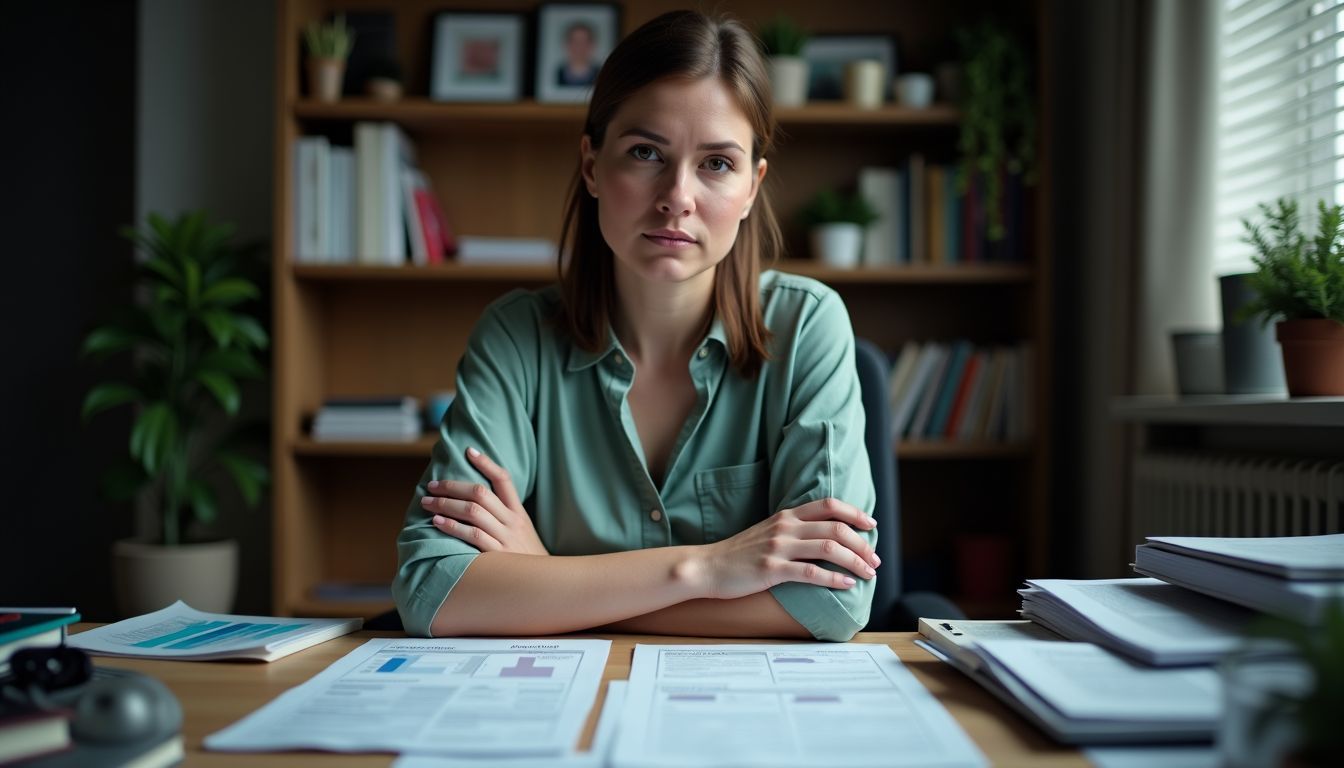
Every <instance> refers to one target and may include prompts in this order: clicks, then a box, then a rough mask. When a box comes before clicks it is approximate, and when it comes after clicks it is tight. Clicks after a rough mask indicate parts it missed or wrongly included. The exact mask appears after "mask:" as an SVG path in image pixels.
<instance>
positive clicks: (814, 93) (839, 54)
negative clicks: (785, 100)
mask: <svg viewBox="0 0 1344 768" xmlns="http://www.w3.org/2000/svg"><path fill="white" fill-rule="evenodd" d="M803 58H804V59H806V60H807V69H808V83H807V98H808V100H809V101H825V100H827V99H841V98H844V91H845V67H846V66H847V65H848V64H849V63H850V62H851V61H858V60H860V59H875V60H877V61H880V62H882V69H883V71H884V72H883V80H882V82H883V83H884V86H883V97H884V98H891V88H892V81H893V80H894V79H895V77H896V75H897V74H898V73H897V71H896V39H895V38H893V37H890V36H887V35H814V36H813V37H810V38H808V40H807V43H805V44H804V45H803Z"/></svg>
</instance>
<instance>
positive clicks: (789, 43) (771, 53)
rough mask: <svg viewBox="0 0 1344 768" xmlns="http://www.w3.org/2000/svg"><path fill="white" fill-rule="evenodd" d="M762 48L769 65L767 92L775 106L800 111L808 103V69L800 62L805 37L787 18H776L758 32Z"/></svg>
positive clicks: (803, 60)
mask: <svg viewBox="0 0 1344 768" xmlns="http://www.w3.org/2000/svg"><path fill="white" fill-rule="evenodd" d="M759 35H760V39H761V48H762V49H763V50H764V52H765V55H766V59H767V61H768V62H769V63H770V90H771V92H772V94H773V95H774V98H775V106H778V107H801V106H803V105H804V104H806V103H807V85H808V66H807V59H805V58H803V46H805V45H806V44H807V33H806V32H804V31H803V28H802V27H800V26H798V24H797V23H796V22H794V21H793V20H792V19H790V18H789V17H787V16H783V15H780V16H776V17H775V18H774V19H773V20H771V21H768V22H766V23H765V25H763V26H762V27H761V29H760V32H759Z"/></svg>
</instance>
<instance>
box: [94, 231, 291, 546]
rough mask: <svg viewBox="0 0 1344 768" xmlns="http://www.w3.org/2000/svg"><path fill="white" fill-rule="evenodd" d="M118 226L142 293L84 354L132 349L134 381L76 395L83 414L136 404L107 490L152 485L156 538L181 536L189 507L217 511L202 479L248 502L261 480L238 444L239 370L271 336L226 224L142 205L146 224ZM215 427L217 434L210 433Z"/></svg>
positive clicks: (250, 368)
mask: <svg viewBox="0 0 1344 768" xmlns="http://www.w3.org/2000/svg"><path fill="white" fill-rule="evenodd" d="M122 235H123V236H124V237H126V238H127V239H129V240H130V241H131V242H133V243H135V244H136V245H137V246H138V247H139V248H140V249H141V250H143V251H144V254H143V255H144V258H143V259H142V260H140V261H139V262H138V264H137V265H136V270H137V273H138V285H139V289H140V291H141V293H140V296H141V298H142V300H141V301H139V302H136V303H135V304H133V305H132V306H131V307H129V308H128V309H127V310H126V311H125V312H124V316H123V317H121V318H118V319H117V320H115V321H113V322H109V323H107V324H105V325H103V326H101V327H98V328H95V329H94V330H93V331H92V332H90V333H89V335H88V337H87V338H85V340H84V346H83V354H84V355H86V356H88V357H91V358H94V359H98V360H103V359H107V358H109V357H112V356H116V355H129V356H130V357H131V359H132V362H133V373H132V375H131V380H130V381H108V382H104V383H101V384H99V385H97V386H95V387H94V388H93V389H92V390H90V391H89V393H88V395H87V396H86V397H85V398H84V407H83V416H84V419H85V420H87V419H89V418H91V417H93V416H94V415H95V414H97V413H100V412H102V411H105V410H107V409H109V408H114V407H117V406H122V405H130V406H132V407H133V408H134V409H135V418H134V421H133V424H132V427H131V434H130V443H129V448H130V457H129V459H128V460H127V461H126V462H125V463H124V464H123V466H121V467H118V468H116V469H114V470H112V472H110V473H109V475H108V477H107V478H106V481H105V491H106V492H107V493H108V495H110V496H112V497H113V498H115V499H127V498H130V497H131V496H134V495H135V494H137V493H147V494H150V498H151V499H152V501H153V502H154V506H155V507H156V508H157V511H158V513H159V516H160V524H161V531H162V543H163V544H164V545H167V546H173V545H176V544H179V543H181V542H182V539H183V525H182V523H183V521H184V520H185V519H186V518H187V517H188V516H190V517H191V518H192V519H194V520H195V521H197V522H200V523H205V524H208V523H210V522H212V521H213V520H214V519H215V517H216V510H217V503H216V493H215V489H214V487H213V486H212V483H211V482H209V480H210V479H212V478H214V477H220V476H221V475H220V473H219V472H213V470H215V469H217V468H218V469H222V470H223V475H222V476H226V477H230V478H232V480H233V483H234V485H236V486H237V488H238V490H239V491H240V492H241V494H242V496H243V499H244V500H245V501H246V502H247V504H248V505H249V506H255V505H256V503H257V501H258V500H259V499H260V497H261V490H262V488H264V487H265V485H266V483H267V482H268V481H269V477H268V473H267V471H266V467H265V466H264V465H262V464H261V463H259V462H257V461H255V460H254V459H252V458H250V457H249V456H248V455H247V454H246V453H245V452H244V451H245V448H246V446H245V445H244V444H243V442H244V441H242V440H239V439H238V438H239V436H238V435H236V434H234V430H233V429H221V428H220V426H219V425H220V421H221V419H220V418H219V416H220V414H222V415H224V416H227V417H228V418H227V419H224V420H223V421H224V423H225V424H226V425H227V426H228V427H233V426H234V425H233V421H235V420H236V419H235V417H236V416H237V414H238V411H239V408H240V406H241V400H242V399H241V394H240V391H239V384H238V382H239V380H240V379H256V378H261V377H263V376H264V370H263V368H262V363H261V361H260V360H259V359H258V353H259V352H260V351H261V350H263V349H265V348H266V347H267V345H268V344H269V343H270V339H269V337H268V336H267V334H266V331H265V329H264V328H263V327H262V325H261V323H260V322H259V321H258V320H257V318H256V317H255V316H254V315H252V314H249V313H248V312H247V311H246V310H244V309H243V306H244V305H245V304H246V303H248V302H254V301H255V300H256V299H257V298H258V297H259V295H260V292H259V289H258V288H257V285H256V284H255V283H254V282H252V281H251V280H249V279H247V278H246V277H244V276H243V274H244V267H245V265H244V264H243V263H242V262H241V257H242V255H243V252H242V250H241V249H239V248H236V247H234V246H232V245H231V244H230V240H231V238H232V236H233V227H232V226H231V225H227V224H212V223H210V222H209V221H207V219H206V215H205V213H204V212H195V213H190V214H183V215H182V216H180V217H178V219H177V220H176V221H168V220H166V219H164V218H163V217H161V216H158V215H157V214H150V216H149V228H148V229H147V230H144V231H142V230H138V229H135V228H131V227H128V228H126V229H123V230H122ZM219 432H223V434H216V433H219Z"/></svg>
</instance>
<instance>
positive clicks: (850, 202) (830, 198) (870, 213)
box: [802, 189, 877, 269]
mask: <svg viewBox="0 0 1344 768" xmlns="http://www.w3.org/2000/svg"><path fill="white" fill-rule="evenodd" d="M802 220H803V224H804V226H806V227H807V228H808V231H809V234H810V236H811V238H812V253H813V254H814V255H815V256H816V258H818V259H820V260H821V261H822V263H824V264H827V265H829V266H832V267H841V268H845V269H852V268H853V267H856V266H858V264H859V252H860V250H861V249H862V247H863V229H864V227H866V226H868V225H869V224H871V223H873V222H874V221H877V212H876V211H874V210H873V208H872V206H871V205H869V204H868V201H867V200H865V199H863V196H862V195H860V194H858V193H855V194H853V195H844V194H841V193H839V192H837V191H836V190H833V189H823V190H822V191H820V192H818V193H817V195H816V196H815V197H813V198H812V202H810V203H808V205H807V207H805V208H804V209H803V211H802Z"/></svg>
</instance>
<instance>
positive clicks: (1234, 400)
mask: <svg viewBox="0 0 1344 768" xmlns="http://www.w3.org/2000/svg"><path fill="white" fill-rule="evenodd" d="M1111 418H1113V419H1115V420H1116V421H1128V422H1137V423H1148V424H1211V425H1259V426H1302V427H1344V397H1294V398H1289V397H1288V396H1286V395H1194V396H1186V397H1173V396H1165V395H1156V396H1155V395H1145V396H1132V397H1116V398H1112V399H1111Z"/></svg>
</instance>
